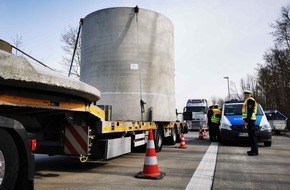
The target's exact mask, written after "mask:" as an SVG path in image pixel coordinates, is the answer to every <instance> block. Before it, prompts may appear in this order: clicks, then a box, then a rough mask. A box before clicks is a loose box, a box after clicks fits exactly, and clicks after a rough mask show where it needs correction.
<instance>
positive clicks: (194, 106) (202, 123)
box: [183, 99, 208, 130]
mask: <svg viewBox="0 0 290 190" xmlns="http://www.w3.org/2000/svg"><path fill="white" fill-rule="evenodd" d="M207 111H208V104H207V100H206V99H189V100H188V101H187V103H186V107H184V108H183V120H185V121H186V123H187V126H188V130H198V129H199V128H202V129H206V128H207Z"/></svg>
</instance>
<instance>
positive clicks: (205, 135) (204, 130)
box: [203, 129, 207, 138]
mask: <svg viewBox="0 0 290 190" xmlns="http://www.w3.org/2000/svg"><path fill="white" fill-rule="evenodd" d="M206 137H207V133H206V129H203V138H206Z"/></svg>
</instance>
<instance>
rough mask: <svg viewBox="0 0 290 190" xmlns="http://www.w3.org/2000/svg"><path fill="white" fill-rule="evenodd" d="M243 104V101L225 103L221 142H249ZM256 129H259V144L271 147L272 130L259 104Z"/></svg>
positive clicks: (221, 124)
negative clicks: (243, 115) (243, 116)
mask: <svg viewBox="0 0 290 190" xmlns="http://www.w3.org/2000/svg"><path fill="white" fill-rule="evenodd" d="M243 103H244V102H243V101H226V102H225V103H224V105H223V109H222V118H221V123H220V135H221V142H225V141H248V140H249V137H248V132H247V129H246V127H245V126H244V120H243V118H242V106H243ZM255 127H257V129H258V130H257V132H256V134H257V138H258V142H263V143H264V145H265V146H271V145H272V131H271V130H272V129H271V126H270V124H269V122H268V120H267V117H266V115H265V113H264V111H263V108H262V106H261V105H260V104H258V109H257V114H256V122H255Z"/></svg>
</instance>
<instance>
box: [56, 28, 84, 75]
mask: <svg viewBox="0 0 290 190" xmlns="http://www.w3.org/2000/svg"><path fill="white" fill-rule="evenodd" d="M77 33H78V27H72V26H69V28H68V30H65V32H64V34H62V35H61V39H60V40H61V42H63V44H64V45H63V46H62V49H63V51H64V56H63V58H62V62H61V64H62V65H63V68H64V69H65V70H66V71H67V72H68V71H69V68H70V65H71V60H72V56H73V51H74V47H75V44H76V38H77ZM80 64H81V41H80V40H79V41H78V44H77V49H76V52H75V57H74V61H73V66H72V69H71V74H72V75H74V76H75V77H77V78H79V77H80Z"/></svg>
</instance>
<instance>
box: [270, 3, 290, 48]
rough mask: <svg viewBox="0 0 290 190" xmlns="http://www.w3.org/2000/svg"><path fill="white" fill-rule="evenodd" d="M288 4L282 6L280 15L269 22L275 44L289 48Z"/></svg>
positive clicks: (289, 24)
mask: <svg viewBox="0 0 290 190" xmlns="http://www.w3.org/2000/svg"><path fill="white" fill-rule="evenodd" d="M289 17H290V5H288V6H286V7H282V9H281V16H280V18H279V19H277V20H276V21H275V23H274V24H271V27H272V28H273V29H274V31H273V32H272V34H273V36H274V37H275V42H276V45H277V46H279V47H286V48H288V49H290V18H289Z"/></svg>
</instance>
